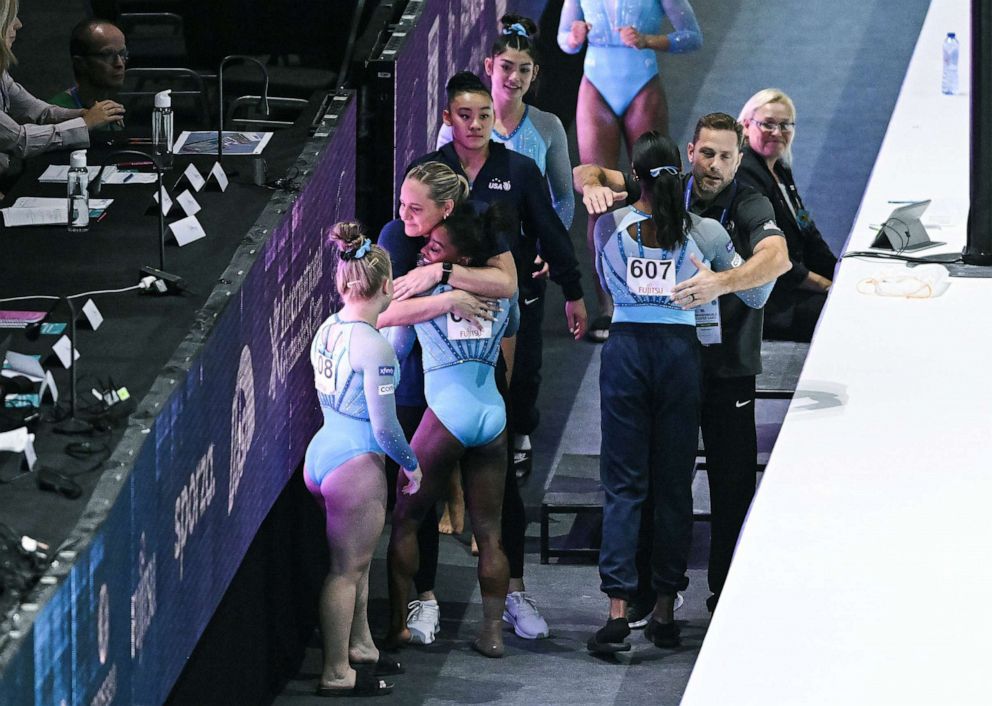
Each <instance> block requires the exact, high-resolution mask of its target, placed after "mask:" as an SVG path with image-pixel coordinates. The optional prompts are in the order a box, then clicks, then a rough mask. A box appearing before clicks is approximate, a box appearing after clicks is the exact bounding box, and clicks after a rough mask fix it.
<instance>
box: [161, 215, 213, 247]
mask: <svg viewBox="0 0 992 706" xmlns="http://www.w3.org/2000/svg"><path fill="white" fill-rule="evenodd" d="M169 229H170V230H171V231H172V235H173V237H175V239H176V242H177V243H179V247H182V246H184V245H187V244H188V243H192V242H193V241H194V240H199V239H200V238H206V237H207V234H206V232H204V230H203V226H201V225H200V221H198V220H197V219H196V216H187V217H186V218H180V219H179V220H178V221H174V222H172V223H170V224H169Z"/></svg>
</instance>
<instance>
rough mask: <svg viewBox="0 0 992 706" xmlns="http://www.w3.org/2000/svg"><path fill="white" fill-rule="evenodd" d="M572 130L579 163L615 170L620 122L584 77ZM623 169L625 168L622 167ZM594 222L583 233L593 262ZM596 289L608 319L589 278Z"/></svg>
mask: <svg viewBox="0 0 992 706" xmlns="http://www.w3.org/2000/svg"><path fill="white" fill-rule="evenodd" d="M575 129H576V133H577V136H578V141H579V161H580V162H582V163H583V164H598V165H599V166H601V167H607V168H609V169H618V168H619V167H620V165H619V164H618V160H619V158H620V121H619V118H617V116H616V114H614V112H613V111H612V110H611V109H610V106H609V105H608V104H607V102H606V101H605V100H603V97H602V96H601V95H599V91H597V90H596V87H595V86H593V85H592V83H590V82H589V80H588V79H587V78H585V77H583V78H582V83H581V84H579V100H578V105H577V107H576V113H575ZM624 166H625V167H626V165H624ZM595 227H596V218H595V217H593V216H590V217H589V224H588V227H587V231H586V244H587V246H588V248H589V255H590V257H592V258H593V260H594V261H595V258H596V244H595V242H594V240H593V231H594V229H595ZM593 281H594V283H595V285H596V299H597V300H598V301H599V313H600V314H601V315H604V316H612V314H613V302H612V300H611V299H610V295H609V294H607V293H606V292H605V291H603V288H602V287H601V286H600V284H599V279H598V278H595V277H594V278H593Z"/></svg>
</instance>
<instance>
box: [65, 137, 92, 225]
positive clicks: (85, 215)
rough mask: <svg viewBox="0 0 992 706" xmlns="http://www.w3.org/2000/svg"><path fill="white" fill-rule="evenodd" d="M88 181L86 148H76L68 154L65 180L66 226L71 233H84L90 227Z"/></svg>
mask: <svg viewBox="0 0 992 706" xmlns="http://www.w3.org/2000/svg"><path fill="white" fill-rule="evenodd" d="M89 182H90V173H89V171H88V170H87V169H86V150H76V151H75V152H73V153H72V154H70V155H69V174H68V178H67V180H66V194H67V198H68V203H67V204H66V206H67V212H68V216H69V218H68V222H67V227H68V229H69V232H71V233H84V232H86V231H88V230H89V229H90V194H89V186H90V183H89Z"/></svg>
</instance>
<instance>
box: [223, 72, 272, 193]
mask: <svg viewBox="0 0 992 706" xmlns="http://www.w3.org/2000/svg"><path fill="white" fill-rule="evenodd" d="M235 61H240V62H241V63H252V64H255V65H256V66H258V68H259V69H261V71H262V75H263V76H264V77H265V85H264V86H263V87H262V97H261V98H259V100H258V108H259V110H261V111H262V113H263V114H264V115H268V114H269V70H268V69H266V68H265V64H263V63H262V62H261V61H259V60H258V59H256V58H255V57H252V56H246V55H244V54H230V55H228V56H225V57H224V58H223V59H221V62H220V67H219V68H218V69H217V164H220V165H221V168H223V166H224V67H225V66H226V65H227V64H228V63H231V62H235ZM232 174H233V172H232Z"/></svg>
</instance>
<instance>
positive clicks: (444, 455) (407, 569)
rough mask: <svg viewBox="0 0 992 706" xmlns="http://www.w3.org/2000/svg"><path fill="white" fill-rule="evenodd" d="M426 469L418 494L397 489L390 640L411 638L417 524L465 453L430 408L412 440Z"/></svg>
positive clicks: (391, 561) (391, 546)
mask: <svg viewBox="0 0 992 706" xmlns="http://www.w3.org/2000/svg"><path fill="white" fill-rule="evenodd" d="M410 446H411V447H413V450H414V452H415V453H416V454H417V458H418V459H419V460H420V468H421V470H422V471H423V473H424V477H423V481H422V483H421V486H420V490H419V491H418V492H417V493H416V494H414V495H404V494H403V493H400V492H397V494H396V507H395V508H394V510H393V529H392V535H391V536H390V538H389V574H390V575H389V608H390V614H389V634H388V635H387V638H386V640H387V644H388V645H391V646H395V645H398V644H402V643H406V642H409V641H410V631H409V630H407V627H406V604H407V599H408V597H409V594H410V584H411V582H412V581H413V575H414V574H415V573H416V572H417V567H418V566H419V564H420V550H419V548H418V546H417V527H419V525H420V522H421V521H422V520H423V517H424V514H425V513H426V512H427V508H428V507H430V506H431V505H433V504H434V503H436V502H437V500H438V498H440V497H441V496H442V495H443V492H444V487H445V484H446V483H447V481H448V476H449V475H450V474H451V469H452V468H453V467H454V465H455V463H456V462H457V461H458V459H459V458H460V457H461V455H462V454H463V453H464V447H463V446H462V445H461V443H460V442H459V441H458V439H456V438H455V437H454V436H452V435H451V432H449V431H448V430H447V429H445V427H444V425H443V424H441V422H440V421H438V418H437V417H436V416H435V415H434V412H432V411H431V410H430V409H428V410H427V411H426V412H424V418H423V419H422V420H421V422H420V426H419V427H418V428H417V432H416V433H415V434H414V435H413V440H412V441H411V442H410Z"/></svg>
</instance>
